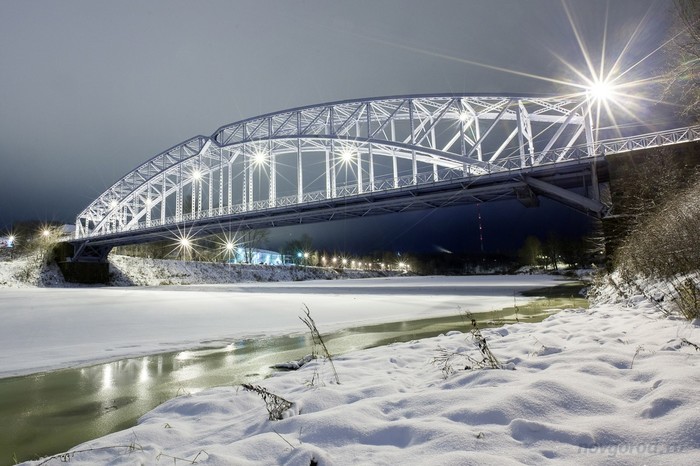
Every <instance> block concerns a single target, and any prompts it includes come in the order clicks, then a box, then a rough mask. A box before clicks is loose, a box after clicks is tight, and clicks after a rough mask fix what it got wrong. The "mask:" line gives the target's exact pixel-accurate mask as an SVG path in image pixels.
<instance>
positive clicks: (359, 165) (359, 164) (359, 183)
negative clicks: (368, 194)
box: [355, 146, 362, 194]
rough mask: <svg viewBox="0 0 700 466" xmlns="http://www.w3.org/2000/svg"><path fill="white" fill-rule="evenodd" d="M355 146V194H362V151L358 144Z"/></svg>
mask: <svg viewBox="0 0 700 466" xmlns="http://www.w3.org/2000/svg"><path fill="white" fill-rule="evenodd" d="M355 148H356V149H357V194H362V152H360V147H359V146H355Z"/></svg>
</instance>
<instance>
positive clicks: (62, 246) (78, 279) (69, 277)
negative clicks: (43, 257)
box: [54, 243, 109, 285]
mask: <svg viewBox="0 0 700 466" xmlns="http://www.w3.org/2000/svg"><path fill="white" fill-rule="evenodd" d="M74 254H75V247H74V246H73V245H72V244H71V243H59V244H58V245H57V246H56V248H55V249H54V257H55V259H56V263H57V264H58V268H59V269H60V270H61V273H62V274H63V278H64V279H65V280H66V281H67V282H70V283H81V284H85V285H99V284H103V285H105V284H107V283H108V282H109V262H107V260H106V259H105V260H102V261H98V260H92V261H80V260H75V259H74ZM105 257H106V256H105Z"/></svg>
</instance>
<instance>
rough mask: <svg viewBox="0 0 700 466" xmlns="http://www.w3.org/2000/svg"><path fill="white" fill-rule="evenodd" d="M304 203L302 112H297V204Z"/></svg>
mask: <svg viewBox="0 0 700 466" xmlns="http://www.w3.org/2000/svg"><path fill="white" fill-rule="evenodd" d="M326 176H328V175H326ZM303 201H304V177H303V170H302V163H301V111H298V112H297V204H301V203H302V202H303Z"/></svg>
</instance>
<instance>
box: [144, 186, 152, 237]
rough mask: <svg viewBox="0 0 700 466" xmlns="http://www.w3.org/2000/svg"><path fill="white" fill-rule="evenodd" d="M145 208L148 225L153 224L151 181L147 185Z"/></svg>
mask: <svg viewBox="0 0 700 466" xmlns="http://www.w3.org/2000/svg"><path fill="white" fill-rule="evenodd" d="M144 204H145V206H144V208H145V209H146V226H147V227H150V226H151V209H152V206H151V183H150V182H149V183H148V185H147V186H146V200H145V201H144Z"/></svg>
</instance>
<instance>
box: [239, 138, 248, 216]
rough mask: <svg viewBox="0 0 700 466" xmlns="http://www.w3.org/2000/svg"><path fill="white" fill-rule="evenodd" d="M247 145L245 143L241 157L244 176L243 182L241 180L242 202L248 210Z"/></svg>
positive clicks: (244, 208)
mask: <svg viewBox="0 0 700 466" xmlns="http://www.w3.org/2000/svg"><path fill="white" fill-rule="evenodd" d="M246 152H247V151H246V146H245V144H244V145H243V152H242V153H241V158H242V162H243V177H242V180H243V181H242V182H241V185H242V187H241V196H242V201H241V203H242V204H243V210H244V211H245V210H248V170H249V168H248V156H247V154H246Z"/></svg>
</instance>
